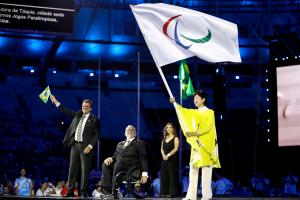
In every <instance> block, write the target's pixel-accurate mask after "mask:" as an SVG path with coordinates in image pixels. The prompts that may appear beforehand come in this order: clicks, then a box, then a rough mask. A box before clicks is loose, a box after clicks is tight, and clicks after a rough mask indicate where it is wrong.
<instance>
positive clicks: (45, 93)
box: [39, 85, 51, 103]
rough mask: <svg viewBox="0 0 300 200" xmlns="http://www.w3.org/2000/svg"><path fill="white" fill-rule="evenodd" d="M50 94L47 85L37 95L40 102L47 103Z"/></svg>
mask: <svg viewBox="0 0 300 200" xmlns="http://www.w3.org/2000/svg"><path fill="white" fill-rule="evenodd" d="M50 95H51V91H50V87H49V85H48V87H46V89H45V90H44V91H43V92H42V93H41V94H39V97H40V99H41V100H42V102H44V103H47V102H48V100H49V97H50Z"/></svg>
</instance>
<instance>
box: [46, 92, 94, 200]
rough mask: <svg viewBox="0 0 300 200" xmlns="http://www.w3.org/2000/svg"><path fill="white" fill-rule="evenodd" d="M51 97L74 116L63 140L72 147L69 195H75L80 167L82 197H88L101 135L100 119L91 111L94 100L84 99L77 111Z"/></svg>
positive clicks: (64, 111) (58, 105) (62, 108)
mask: <svg viewBox="0 0 300 200" xmlns="http://www.w3.org/2000/svg"><path fill="white" fill-rule="evenodd" d="M50 99H51V101H52V102H53V103H54V104H55V105H56V107H58V108H59V109H60V110H61V111H62V112H63V113H64V114H66V115H69V116H70V117H72V118H73V120H72V123H71V125H70V127H69V128H68V130H67V133H66V135H65V138H64V140H63V144H64V145H65V146H69V147H71V155H70V167H69V175H68V183H69V187H68V194H67V196H68V197H73V196H74V193H73V191H74V188H75V184H76V180H77V175H78V172H79V168H80V169H81V181H80V183H81V185H80V192H81V197H84V198H86V197H87V196H88V175H89V172H90V167H91V164H92V158H93V154H94V153H93V152H94V149H95V147H96V145H97V141H98V137H99V119H98V118H97V117H96V116H95V115H93V114H92V113H91V111H92V105H93V102H92V101H91V100H89V99H85V100H83V102H82V108H81V110H80V111H77V112H75V111H72V110H70V109H68V108H66V107H64V106H62V105H61V104H60V102H59V101H58V100H57V99H56V98H55V96H53V95H51V96H50Z"/></svg>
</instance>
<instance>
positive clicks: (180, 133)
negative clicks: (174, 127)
mask: <svg viewBox="0 0 300 200" xmlns="http://www.w3.org/2000/svg"><path fill="white" fill-rule="evenodd" d="M178 78H179V77H178ZM179 87H180V88H179V90H180V105H182V81H181V80H180V86H179ZM178 173H179V183H181V180H182V178H181V175H182V130H181V129H179V172H178Z"/></svg>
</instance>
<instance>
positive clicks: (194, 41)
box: [162, 15, 211, 49]
mask: <svg viewBox="0 0 300 200" xmlns="http://www.w3.org/2000/svg"><path fill="white" fill-rule="evenodd" d="M180 16H181V15H176V16H173V17H171V18H169V19H168V20H167V21H166V22H165V23H164V25H163V27H162V28H163V33H164V34H165V35H166V36H167V37H169V38H170V39H171V40H174V41H175V43H176V44H178V45H179V46H181V47H182V48H184V49H188V48H190V47H191V46H192V45H193V44H194V43H206V42H208V41H209V40H210V39H211V32H210V30H209V29H208V28H207V30H208V33H207V35H206V36H205V37H203V38H199V39H194V38H191V37H188V36H185V35H183V34H180V36H181V37H183V38H184V39H185V40H188V41H190V42H192V44H190V45H184V44H183V43H182V42H181V41H180V40H179V36H178V19H179V17H180ZM175 19H176V23H175V28H174V39H173V38H171V37H170V36H169V35H168V27H169V25H170V23H171V22H172V21H173V20H175Z"/></svg>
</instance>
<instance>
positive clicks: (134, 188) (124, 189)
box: [112, 165, 151, 199]
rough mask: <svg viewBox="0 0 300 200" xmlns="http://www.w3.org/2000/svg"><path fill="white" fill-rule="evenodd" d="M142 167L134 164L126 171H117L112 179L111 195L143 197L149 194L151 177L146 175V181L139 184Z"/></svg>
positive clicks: (117, 197)
mask: <svg viewBox="0 0 300 200" xmlns="http://www.w3.org/2000/svg"><path fill="white" fill-rule="evenodd" d="M141 176H142V167H141V166H140V165H135V166H132V167H131V168H129V170H128V171H121V172H119V173H118V174H117V175H116V176H115V177H114V179H113V183H112V184H113V191H112V192H113V197H114V198H116V199H122V198H123V197H134V198H138V199H143V198H146V197H147V196H149V194H150V191H151V179H150V177H148V180H147V183H145V184H141V182H140V180H141Z"/></svg>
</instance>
